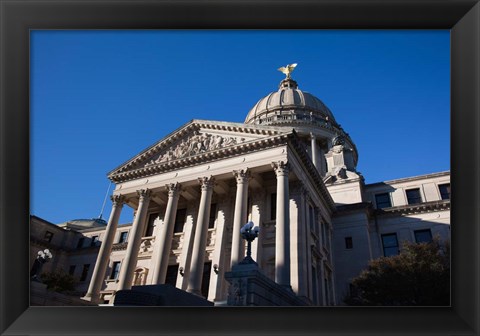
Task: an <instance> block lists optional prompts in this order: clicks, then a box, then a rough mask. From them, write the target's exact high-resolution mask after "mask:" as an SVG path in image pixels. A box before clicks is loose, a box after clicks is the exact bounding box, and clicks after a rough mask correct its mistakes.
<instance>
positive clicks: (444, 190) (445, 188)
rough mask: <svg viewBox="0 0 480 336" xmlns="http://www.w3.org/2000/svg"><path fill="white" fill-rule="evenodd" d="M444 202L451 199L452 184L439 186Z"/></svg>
mask: <svg viewBox="0 0 480 336" xmlns="http://www.w3.org/2000/svg"><path fill="white" fill-rule="evenodd" d="M438 189H439V190H440V196H441V197H442V200H446V199H450V183H448V184H441V185H439V186H438Z"/></svg>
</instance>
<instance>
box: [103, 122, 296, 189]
mask: <svg viewBox="0 0 480 336" xmlns="http://www.w3.org/2000/svg"><path fill="white" fill-rule="evenodd" d="M291 132H292V128H290V127H271V126H258V125H246V124H240V123H228V122H219V121H206V120H192V121H191V122H189V123H187V124H185V125H184V126H182V127H180V128H179V129H177V130H176V131H174V132H172V133H171V134H169V135H167V136H166V137H165V138H163V139H162V140H160V141H158V142H157V143H156V144H154V145H153V146H151V147H149V148H147V149H146V150H144V151H143V152H141V153H139V154H138V155H136V156H135V157H133V158H132V159H130V160H128V161H127V162H125V163H124V164H122V165H121V166H119V167H117V168H116V169H114V170H113V171H111V172H110V173H109V174H108V176H109V178H110V179H112V180H117V179H115V178H114V176H118V175H119V174H121V175H123V174H124V173H126V172H129V171H134V170H139V169H142V170H143V168H149V167H157V166H161V165H171V164H172V163H175V162H176V163H178V162H179V161H182V160H183V161H185V160H191V158H194V157H198V156H201V155H203V154H205V153H209V152H218V151H221V150H222V149H225V148H228V147H234V146H237V145H240V144H244V143H251V142H252V141H255V140H258V139H263V138H266V137H272V136H278V135H280V134H286V133H291Z"/></svg>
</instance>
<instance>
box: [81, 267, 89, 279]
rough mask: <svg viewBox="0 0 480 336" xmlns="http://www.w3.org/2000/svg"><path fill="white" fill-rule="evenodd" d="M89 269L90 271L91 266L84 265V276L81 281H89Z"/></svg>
mask: <svg viewBox="0 0 480 336" xmlns="http://www.w3.org/2000/svg"><path fill="white" fill-rule="evenodd" d="M89 269H90V264H85V265H83V269H82V276H81V277H80V281H85V280H87V276H88V270H89Z"/></svg>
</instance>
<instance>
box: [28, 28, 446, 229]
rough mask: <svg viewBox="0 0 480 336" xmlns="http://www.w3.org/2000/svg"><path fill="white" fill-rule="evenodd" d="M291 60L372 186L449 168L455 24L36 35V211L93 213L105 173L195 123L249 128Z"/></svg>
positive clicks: (126, 216)
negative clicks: (451, 27)
mask: <svg viewBox="0 0 480 336" xmlns="http://www.w3.org/2000/svg"><path fill="white" fill-rule="evenodd" d="M288 63H298V67H297V68H296V70H295V72H294V73H293V75H292V77H293V78H294V79H295V80H296V81H297V82H298V85H299V88H300V89H301V90H303V91H307V92H310V93H312V94H314V95H315V96H317V97H318V98H320V99H321V100H322V101H323V102H324V103H325V104H326V105H327V106H328V107H329V108H330V110H331V111H332V112H333V114H334V116H335V118H336V120H337V122H339V123H340V124H341V125H342V127H343V128H344V129H345V131H346V132H348V133H349V134H350V136H351V138H352V139H353V141H354V142H355V144H356V145H357V149H358V151H359V164H358V167H357V169H358V171H359V172H361V173H362V174H363V175H364V177H365V179H366V182H367V183H373V182H379V181H384V180H389V179H395V178H401V177H408V176H415V175H421V174H427V173H433V172H438V171H445V170H449V169H450V33H449V31H447V30H443V31H335V30H332V31H328V30H327V31H168V30H166V31H114V30H112V31H33V32H32V33H31V100H30V106H31V181H30V185H31V196H30V198H31V207H30V208H31V213H32V214H34V215H37V216H39V217H42V218H44V219H46V220H48V221H51V222H53V223H61V222H64V221H67V220H70V219H75V218H93V217H97V216H98V215H99V214H100V211H101V208H102V204H103V200H104V197H105V194H106V192H107V188H108V186H109V181H108V179H107V177H106V175H107V173H108V172H109V171H111V170H112V169H114V168H116V167H117V166H119V165H120V164H122V163H123V162H125V161H127V160H128V159H130V158H131V157H133V156H134V155H136V154H137V153H139V152H140V151H142V150H143V149H145V148H146V147H148V146H150V145H152V144H153V143H155V142H157V141H158V140H160V139H161V138H163V137H164V136H165V135H167V134H169V133H170V132H172V131H173V130H175V129H177V128H178V127H180V126H182V125H183V124H185V123H187V122H188V121H190V120H192V119H207V120H221V121H231V122H243V121H244V119H245V117H246V115H247V113H248V111H249V110H250V108H251V107H252V106H253V105H254V104H255V103H256V102H257V101H258V100H259V99H260V98H262V97H263V96H265V95H267V94H268V93H270V92H272V91H276V90H277V88H278V83H279V82H280V80H281V79H282V78H284V75H283V74H282V73H280V72H278V71H277V70H276V69H277V68H279V67H280V66H284V65H286V64H288ZM112 188H113V187H112ZM111 190H112V189H110V193H111ZM110 204H111V203H110V201H107V205H106V208H105V211H104V215H103V217H104V218H105V219H108V216H109V213H110ZM120 221H121V222H129V221H131V211H129V210H127V211H123V214H122V217H121V220H120Z"/></svg>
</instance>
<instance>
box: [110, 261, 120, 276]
mask: <svg viewBox="0 0 480 336" xmlns="http://www.w3.org/2000/svg"><path fill="white" fill-rule="evenodd" d="M119 274H120V261H114V262H113V264H112V272H111V273H110V279H118V275H119Z"/></svg>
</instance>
